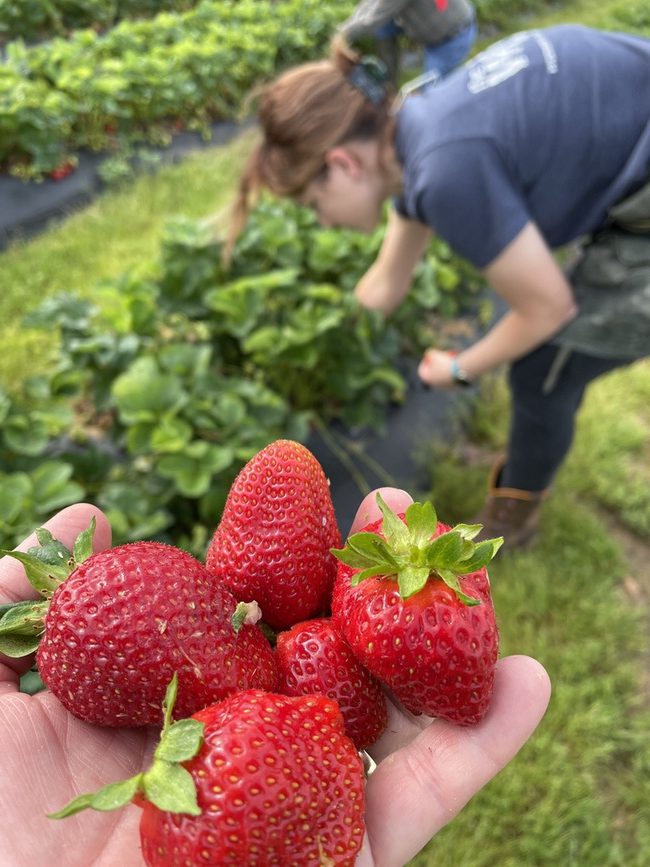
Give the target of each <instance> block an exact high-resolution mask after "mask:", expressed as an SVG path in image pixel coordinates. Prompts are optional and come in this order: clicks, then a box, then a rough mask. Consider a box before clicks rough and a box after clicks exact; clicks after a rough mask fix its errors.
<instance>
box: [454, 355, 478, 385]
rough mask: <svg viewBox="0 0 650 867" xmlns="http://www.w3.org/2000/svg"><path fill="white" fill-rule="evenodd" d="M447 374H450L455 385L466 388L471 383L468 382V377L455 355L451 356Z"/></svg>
mask: <svg viewBox="0 0 650 867" xmlns="http://www.w3.org/2000/svg"><path fill="white" fill-rule="evenodd" d="M449 372H450V373H451V378H452V379H453V380H454V382H455V383H456V384H457V385H463V386H468V385H471V384H472V383H471V382H470V379H469V376H468V375H467V374H466V373H465V371H464V370H463V369H462V367H461V366H460V365H459V363H458V359H457V358H456V356H455V355H452V356H451V364H450V366H449Z"/></svg>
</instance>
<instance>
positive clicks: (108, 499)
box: [0, 198, 480, 551]
mask: <svg viewBox="0 0 650 867" xmlns="http://www.w3.org/2000/svg"><path fill="white" fill-rule="evenodd" d="M381 236H382V232H381V229H380V230H378V231H377V233H376V234H374V235H371V236H365V235H361V234H359V233H354V232H331V231H330V230H327V229H321V228H320V227H318V225H317V224H316V222H315V219H314V217H313V215H312V214H311V213H309V212H307V211H305V210H304V209H301V208H299V207H297V206H295V205H293V204H291V203H287V202H282V203H281V202H278V201H275V200H273V199H271V198H266V199H264V200H263V201H262V202H261V203H260V205H259V206H258V208H257V209H256V211H255V212H254V213H253V214H252V215H251V219H250V220H249V223H248V226H247V229H246V231H245V232H244V234H243V235H242V236H241V237H240V239H239V241H238V244H237V246H236V248H235V253H234V257H233V260H232V263H231V264H230V265H229V266H228V268H226V267H225V266H224V265H223V264H222V257H221V252H222V250H221V242H220V240H219V239H217V238H215V237H214V235H213V232H212V230H211V229H210V228H209V227H208V226H207V225H205V224H204V223H201V222H195V221H191V220H188V219H184V218H179V219H176V220H174V221H172V222H171V223H170V224H169V226H168V229H167V232H166V235H165V237H164V240H163V243H162V249H161V253H160V258H159V261H158V262H157V263H155V264H152V265H151V266H150V267H148V268H145V267H142V266H140V267H138V268H137V270H133V271H131V272H127V273H124V274H122V275H121V276H120V277H118V278H117V279H115V280H112V281H106V282H104V283H101V284H100V285H98V286H97V287H96V290H95V292H94V296H93V299H92V301H90V300H87V299H82V298H79V297H76V296H74V295H72V294H67V295H63V296H58V297H53V298H50V299H48V300H46V301H45V302H44V303H43V304H42V305H41V306H40V307H39V308H38V309H37V310H36V311H34V312H33V313H32V314H30V315H29V316H28V317H27V320H26V324H27V325H28V326H31V327H32V328H39V329H44V330H45V332H46V333H47V335H48V340H51V338H52V336H53V335H54V336H55V337H56V336H57V335H58V337H59V349H58V361H57V363H56V364H55V365H54V367H53V368H52V370H51V371H50V373H49V375H48V376H42V377H40V378H38V379H31V380H27V381H26V382H25V383H24V384H23V386H22V390H18V392H17V394H16V395H11V396H9V395H7V394H3V395H2V396H0V397H1V399H0V445H1V449H0V539H1V541H2V543H3V544H4V545H5V547H7V546H10V545H11V544H13V543H14V542H15V541H16V540H17V539H18V538H20V537H21V536H22V535H24V534H25V533H26V532H27V530H28V529H30V528H31V527H33V525H34V524H36V523H42V521H43V520H44V519H46V518H47V517H48V514H49V513H50V512H51V511H53V510H54V509H55V508H59V507H61V506H62V505H65V504H66V503H70V502H73V501H75V500H78V499H80V498H81V497H88V498H91V499H92V500H93V501H95V502H97V503H98V504H99V505H100V506H102V507H103V508H104V509H105V510H106V512H107V513H108V515H109V517H110V518H111V521H112V523H113V527H114V533H115V538H116V540H118V541H120V540H121V541H126V540H130V539H140V538H149V537H152V536H156V537H159V538H160V537H161V538H167V539H169V534H170V533H171V532H173V533H174V538H173V540H172V541H174V542H176V543H181V544H184V545H185V546H187V547H189V548H191V549H193V550H196V551H198V550H199V549H201V548H202V547H203V546H204V544H205V542H206V534H207V533H208V532H209V530H210V529H212V527H213V526H214V525H215V523H216V521H217V520H218V517H219V515H220V513H221V509H222V507H223V503H224V502H225V497H226V494H227V491H228V489H229V487H230V485H231V483H232V480H233V478H234V476H235V475H236V473H237V472H238V471H239V469H240V468H241V467H242V466H243V464H244V463H245V462H246V461H248V460H249V459H250V458H251V457H252V456H253V454H255V453H256V452H257V451H259V450H260V449H261V448H263V447H264V446H265V445H267V444H268V443H269V442H271V441H272V440H274V439H278V438H280V437H288V438H291V439H296V440H299V441H305V440H306V439H307V437H308V436H309V432H310V430H311V427H312V425H313V424H315V423H318V424H319V425H320V424H322V423H325V424H327V423H329V422H331V421H333V420H335V419H336V420H340V421H341V422H343V423H344V424H345V425H347V426H349V427H365V426H369V427H372V428H375V429H380V428H381V425H382V423H383V420H384V418H385V414H386V410H387V408H388V407H390V405H391V404H395V403H399V402H400V401H402V400H404V398H405V395H406V390H407V386H406V382H405V379H404V377H403V376H402V374H401V373H400V370H399V361H400V359H403V358H404V355H405V354H406V355H411V356H413V357H414V358H417V357H419V355H420V354H421V352H422V350H423V349H424V348H425V346H428V345H431V344H432V343H434V342H435V326H434V322H435V321H437V320H434V319H433V318H431V317H429V316H427V315H423V314H425V313H426V312H427V311H430V312H431V314H432V315H433V314H436V316H439V315H440V314H446V315H454V314H456V313H458V312H459V310H460V309H461V307H462V306H463V305H467V304H468V303H470V302H471V300H472V298H473V297H474V296H475V294H476V292H477V290H478V288H479V285H480V284H479V281H478V280H477V279H476V278H475V277H474V276H473V273H472V272H470V271H469V270H467V269H465V270H462V266H461V265H460V263H458V262H456V261H454V260H453V259H452V258H451V255H450V253H449V250H448V248H447V247H446V246H445V245H444V244H443V243H441V242H439V241H436V242H434V243H433V244H432V247H431V250H430V253H429V255H428V256H426V257H425V259H424V261H423V262H422V264H421V266H420V268H419V271H418V272H417V276H416V279H415V285H414V290H413V293H412V297H411V298H410V300H409V302H408V303H407V304H405V305H404V307H403V309H402V310H401V311H400V314H399V316H398V317H394V318H393V319H392V320H390V321H386V320H385V319H384V317H383V316H381V315H380V314H379V313H376V312H370V311H367V310H365V309H364V308H363V307H361V305H359V304H358V303H357V302H356V300H355V299H354V296H353V293H352V289H353V287H354V285H355V284H356V282H357V280H358V279H359V278H360V277H361V275H362V274H363V273H364V272H365V270H366V269H367V268H368V267H369V265H370V264H371V262H372V261H373V260H374V257H375V255H376V253H377V250H378V247H379V244H380V240H381ZM172 528H173V531H172Z"/></svg>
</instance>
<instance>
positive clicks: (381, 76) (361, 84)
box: [347, 55, 388, 105]
mask: <svg viewBox="0 0 650 867" xmlns="http://www.w3.org/2000/svg"><path fill="white" fill-rule="evenodd" d="M347 79H348V81H349V82H350V84H351V85H352V87H354V88H356V89H357V90H358V91H360V92H361V93H362V94H363V95H364V96H365V97H366V99H367V100H369V101H370V102H371V103H372V104H373V105H379V104H380V103H382V102H383V101H384V99H385V98H386V82H387V81H388V69H387V68H386V65H385V64H384V63H383V62H382V61H381V60H380V59H379V58H378V57H373V56H371V55H368V56H366V57H362V58H361V60H360V61H359V62H358V63H355V64H354V66H353V67H352V69H351V70H350V71H349V72H348V75H347Z"/></svg>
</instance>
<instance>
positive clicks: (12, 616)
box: [0, 518, 96, 657]
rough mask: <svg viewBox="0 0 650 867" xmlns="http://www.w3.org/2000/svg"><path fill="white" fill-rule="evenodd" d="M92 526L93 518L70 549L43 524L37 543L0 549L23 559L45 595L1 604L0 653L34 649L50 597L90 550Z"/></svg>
mask: <svg viewBox="0 0 650 867" xmlns="http://www.w3.org/2000/svg"><path fill="white" fill-rule="evenodd" d="M95 527H96V522H95V519H94V518H92V520H91V522H90V525H89V526H88V529H86V530H83V531H82V532H81V533H80V534H79V535H78V536H77V538H76V539H75V542H74V545H73V549H72V552H70V551H69V550H68V548H66V547H65V545H63V544H62V543H61V542H59V541H58V540H57V539H55V538H54V536H52V534H51V533H50V531H49V530H46V529H45V528H44V527H41V528H40V529H38V530H37V531H36V538H37V540H38V543H39V544H38V546H36V547H33V548H30V549H29V550H28V551H0V553H1V554H5V555H6V556H8V557H13V559H14V560H18V562H19V563H22V565H23V566H24V568H25V574H26V576H27V579H28V580H29V582H30V584H31V585H32V587H34V589H35V590H37V591H38V592H39V594H40V595H41V596H42V597H44V598H43V599H41V600H39V601H36V602H32V601H25V602H16V603H15V604H13V605H3V606H2V607H1V608H0V653H4V654H5V655H6V656H12V657H21V656H26V655H27V654H28V653H33V651H35V650H36V648H37V647H38V643H39V641H40V637H41V635H42V633H43V628H44V627H43V623H44V619H45V615H46V613H47V609H48V607H49V599H50V597H51V596H52V594H53V593H54V591H55V590H56V588H57V587H58V586H59V585H60V584H61V583H63V582H64V581H65V580H66V578H67V577H68V575H70V574H71V572H72V571H73V570H74V569H76V568H77V566H78V565H79V564H80V563H83V561H84V560H87V559H88V557H90V555H91V554H92V540H93V535H94V533H95Z"/></svg>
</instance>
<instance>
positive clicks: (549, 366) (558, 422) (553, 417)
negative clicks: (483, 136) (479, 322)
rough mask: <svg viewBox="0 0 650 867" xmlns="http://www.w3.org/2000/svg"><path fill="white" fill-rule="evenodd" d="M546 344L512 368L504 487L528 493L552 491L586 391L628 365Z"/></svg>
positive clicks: (502, 475) (502, 477) (501, 480)
mask: <svg viewBox="0 0 650 867" xmlns="http://www.w3.org/2000/svg"><path fill="white" fill-rule="evenodd" d="M559 351H560V350H559V348H558V347H557V346H555V345H553V344H550V343H547V344H545V345H544V346H541V347H539V348H538V349H536V350H534V351H533V352H531V353H529V354H528V355H526V356H524V357H523V358H521V359H519V361H516V362H514V363H513V365H512V367H511V368H510V376H509V380H510V389H511V393H512V421H511V425H510V436H509V441H508V452H507V454H508V457H507V464H506V466H505V467H504V469H503V472H502V473H501V477H500V479H499V484H500V485H501V486H503V487H511V488H519V489H520V490H524V491H542V490H544V489H545V488H547V487H548V486H549V485H550V483H551V481H552V480H553V477H554V475H555V473H556V472H557V470H558V469H559V467H560V465H561V464H562V461H563V460H564V458H565V456H566V454H567V452H568V451H569V448H570V447H571V443H572V441H573V434H574V431H575V420H576V413H577V412H578V409H579V407H580V404H581V403H582V398H583V396H584V393H585V389H586V387H587V385H588V384H589V383H590V382H591V381H592V380H594V379H596V377H598V376H602V375H603V374H604V373H608V372H609V371H610V370H614V369H615V368H616V367H622V366H623V365H626V364H629V363H630V362H629V361H624V360H613V359H607V358H596V357H595V356H591V355H584V354H582V353H580V352H570V353H569V354H568V357H566V358H565V360H564V363H562V364H561V365H558V361H560V359H561V356H558V352H559Z"/></svg>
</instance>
